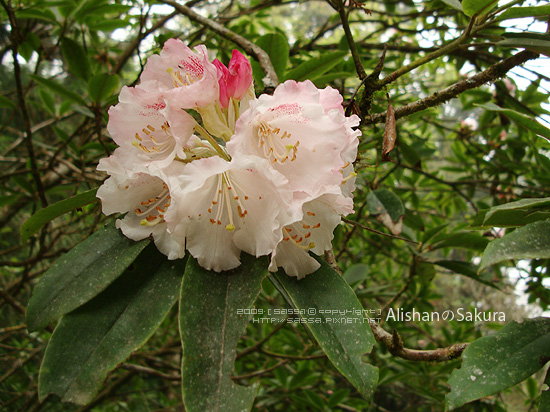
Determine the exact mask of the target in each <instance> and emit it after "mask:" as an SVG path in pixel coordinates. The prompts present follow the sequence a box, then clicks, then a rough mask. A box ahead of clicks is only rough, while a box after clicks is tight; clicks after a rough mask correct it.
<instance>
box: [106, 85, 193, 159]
mask: <svg viewBox="0 0 550 412" xmlns="http://www.w3.org/2000/svg"><path fill="white" fill-rule="evenodd" d="M155 83H156V82H155ZM195 125H196V122H195V120H194V119H193V117H192V116H190V115H189V114H188V113H186V112H184V111H183V110H180V109H179V108H175V107H174V106H173V105H170V104H169V103H168V102H166V101H165V100H164V98H163V97H162V95H160V94H154V93H149V92H148V91H147V90H146V89H144V88H143V87H140V86H137V87H135V88H134V87H123V88H122V90H121V92H120V96H119V103H118V104H117V105H116V106H113V107H111V108H110V109H109V123H108V124H107V130H108V132H109V134H110V135H111V137H112V138H113V140H114V141H115V143H117V144H118V145H119V146H121V147H123V148H125V149H126V150H128V151H129V152H131V153H134V158H135V162H141V163H143V164H144V165H148V164H150V163H151V162H158V163H159V165H160V166H161V167H164V166H167V165H168V164H170V162H171V161H172V160H173V159H174V157H175V156H176V155H177V153H178V150H181V148H182V147H183V146H184V145H185V144H186V143H187V142H188V141H189V139H190V137H191V136H192V134H193V130H194V127H195Z"/></svg>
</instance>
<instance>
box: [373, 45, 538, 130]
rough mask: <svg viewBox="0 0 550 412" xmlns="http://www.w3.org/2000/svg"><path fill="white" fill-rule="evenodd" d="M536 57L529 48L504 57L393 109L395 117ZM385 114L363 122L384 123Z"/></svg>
mask: <svg viewBox="0 0 550 412" xmlns="http://www.w3.org/2000/svg"><path fill="white" fill-rule="evenodd" d="M538 57H539V55H538V54H536V53H533V52H531V51H529V50H524V51H522V52H519V53H518V54H516V55H514V56H512V57H508V58H507V59H504V60H503V61H501V62H500V63H496V64H493V65H492V66H490V67H488V68H487V69H485V70H483V71H482V72H480V73H478V74H476V75H474V76H472V77H469V78H467V79H464V80H461V81H459V82H458V83H455V84H453V85H452V86H449V87H447V88H446V89H443V90H441V91H440V92H437V93H434V94H432V95H430V96H428V97H426V98H424V99H421V100H417V101H416V102H414V103H410V104H408V105H406V106H401V107H399V108H397V109H395V118H396V119H399V118H401V117H405V116H409V115H411V114H413V113H416V112H419V111H422V110H425V109H428V108H430V107H434V106H438V105H440V104H442V103H445V102H447V101H449V100H451V99H453V98H455V97H457V96H458V95H460V94H461V93H464V92H465V91H466V90H470V89H475V88H477V87H480V86H483V85H484V84H486V83H490V82H493V81H495V80H497V79H499V78H501V77H504V76H505V75H506V73H507V72H508V71H510V70H511V69H513V68H514V67H516V66H519V65H521V64H523V63H525V62H527V61H529V60H533V59H536V58H538ZM386 114H387V112H383V113H378V114H373V115H370V116H366V117H365V118H364V119H363V124H365V125H367V124H376V123H384V122H385V121H386Z"/></svg>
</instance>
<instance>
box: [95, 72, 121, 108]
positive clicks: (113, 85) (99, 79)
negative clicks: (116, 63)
mask: <svg viewBox="0 0 550 412" xmlns="http://www.w3.org/2000/svg"><path fill="white" fill-rule="evenodd" d="M119 88H120V78H119V77H118V76H117V75H116V74H104V73H103V74H98V75H96V76H94V77H92V78H91V79H90V82H89V83H88V93H89V94H90V98H91V99H92V100H93V101H94V102H96V103H101V102H103V101H105V100H107V99H108V98H109V97H111V96H112V95H113V94H115V93H116V91H117V90H118V89H119Z"/></svg>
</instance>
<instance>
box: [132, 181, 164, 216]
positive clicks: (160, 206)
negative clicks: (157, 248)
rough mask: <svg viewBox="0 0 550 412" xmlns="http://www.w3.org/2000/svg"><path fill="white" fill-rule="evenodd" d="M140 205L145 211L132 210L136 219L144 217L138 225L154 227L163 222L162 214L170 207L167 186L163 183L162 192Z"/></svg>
mask: <svg viewBox="0 0 550 412" xmlns="http://www.w3.org/2000/svg"><path fill="white" fill-rule="evenodd" d="M140 205H142V206H146V207H147V209H146V210H142V209H140V208H136V209H134V213H135V214H136V216H137V217H142V216H144V219H142V220H141V221H140V222H139V223H140V225H142V226H155V225H156V224H158V223H162V222H164V214H165V213H166V209H168V207H169V206H170V194H169V192H168V186H166V183H164V182H163V190H162V191H161V192H160V194H159V195H158V196H156V197H153V198H151V199H147V200H143V201H141V202H140Z"/></svg>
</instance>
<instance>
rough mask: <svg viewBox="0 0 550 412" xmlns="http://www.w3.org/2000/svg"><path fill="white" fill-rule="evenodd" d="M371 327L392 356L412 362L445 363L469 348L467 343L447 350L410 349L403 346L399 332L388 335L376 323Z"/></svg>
mask: <svg viewBox="0 0 550 412" xmlns="http://www.w3.org/2000/svg"><path fill="white" fill-rule="evenodd" d="M370 327H371V330H372V333H373V334H374V338H375V339H376V340H377V341H379V342H382V343H383V344H384V345H386V347H387V348H388V350H389V351H390V353H391V354H392V355H394V356H397V357H399V358H402V359H406V360H410V361H415V362H444V361H448V360H452V359H456V358H459V357H460V356H461V355H462V352H464V350H465V349H466V348H467V347H468V344H467V343H455V344H454V345H451V346H448V347H446V348H438V349H431V350H417V349H408V348H405V347H404V346H403V340H402V339H401V336H399V334H398V333H397V331H394V332H393V334H391V333H388V332H386V331H385V330H384V329H383V328H382V327H381V326H380V325H378V324H377V323H375V322H373V323H370Z"/></svg>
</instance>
